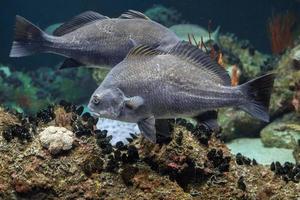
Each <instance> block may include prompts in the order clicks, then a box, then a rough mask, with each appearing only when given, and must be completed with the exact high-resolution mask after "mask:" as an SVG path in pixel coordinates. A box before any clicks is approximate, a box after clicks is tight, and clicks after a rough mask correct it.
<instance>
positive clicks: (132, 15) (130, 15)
mask: <svg viewBox="0 0 300 200" xmlns="http://www.w3.org/2000/svg"><path fill="white" fill-rule="evenodd" d="M119 18H120V19H146V20H150V18H149V17H147V16H146V15H144V14H143V13H141V12H139V11H135V10H128V11H127V12H125V13H123V14H122V15H121V16H120V17H119Z"/></svg>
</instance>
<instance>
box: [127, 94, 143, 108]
mask: <svg viewBox="0 0 300 200" xmlns="http://www.w3.org/2000/svg"><path fill="white" fill-rule="evenodd" d="M143 104H144V99H143V97H140V96H134V97H130V98H126V99H125V105H126V107H128V108H130V109H132V110H136V109H137V108H138V107H140V106H142V105H143Z"/></svg>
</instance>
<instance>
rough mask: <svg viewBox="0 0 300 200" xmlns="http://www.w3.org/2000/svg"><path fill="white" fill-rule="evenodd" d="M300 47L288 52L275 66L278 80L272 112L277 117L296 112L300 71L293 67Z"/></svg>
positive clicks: (275, 86)
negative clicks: (294, 100) (294, 99)
mask: <svg viewBox="0 0 300 200" xmlns="http://www.w3.org/2000/svg"><path fill="white" fill-rule="evenodd" d="M299 49H300V45H296V46H295V47H294V48H293V49H290V50H287V51H286V52H285V54H283V55H282V56H281V57H280V59H279V61H278V62H277V64H276V66H275V70H274V72H275V73H276V80H275V82H274V88H273V93H272V96H271V102H270V111H271V114H272V115H275V116H276V117H278V116H280V115H282V114H284V113H287V112H291V111H293V110H294V106H293V104H292V102H293V98H294V97H295V95H296V93H297V83H298V82H300V70H297V69H296V68H295V67H294V65H293V55H295V53H296V52H297V51H299Z"/></svg>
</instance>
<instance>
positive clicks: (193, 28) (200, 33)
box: [170, 24, 220, 44]
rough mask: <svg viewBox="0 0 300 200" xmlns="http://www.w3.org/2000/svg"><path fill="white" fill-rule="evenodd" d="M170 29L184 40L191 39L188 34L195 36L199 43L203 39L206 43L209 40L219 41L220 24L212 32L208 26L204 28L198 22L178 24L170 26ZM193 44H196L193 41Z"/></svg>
mask: <svg viewBox="0 0 300 200" xmlns="http://www.w3.org/2000/svg"><path fill="white" fill-rule="evenodd" d="M170 29H171V30H172V31H173V32H174V33H175V34H176V35H177V36H178V37H179V38H180V39H181V40H184V41H187V42H188V41H189V37H188V35H189V34H190V35H192V36H194V39H195V40H196V42H197V43H199V42H201V39H202V41H203V42H204V43H207V42H209V41H211V40H212V41H214V42H218V37H219V30H220V26H219V27H217V28H216V30H215V31H213V32H212V33H211V34H210V33H209V32H208V30H207V29H206V28H203V27H201V26H199V25H196V24H176V25H173V26H171V27H170ZM193 44H195V43H194V42H193Z"/></svg>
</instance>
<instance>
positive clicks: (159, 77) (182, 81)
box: [89, 42, 274, 142]
mask: <svg viewBox="0 0 300 200" xmlns="http://www.w3.org/2000/svg"><path fill="white" fill-rule="evenodd" d="M273 82H274V75H273V74H266V75H263V76H261V77H258V78H256V79H254V80H251V81H249V82H247V83H245V84H243V85H240V86H237V87H232V86H231V85H230V84H229V83H230V78H229V76H228V74H227V72H226V71H225V70H224V68H222V67H221V66H219V65H217V64H216V63H215V62H214V61H213V60H211V59H210V57H209V56H208V55H207V54H205V53H204V52H203V51H201V50H200V49H198V48H196V47H194V46H192V45H190V44H188V43H185V42H179V43H178V44H177V45H175V46H174V47H173V48H172V49H170V50H169V51H168V52H164V51H160V50H159V49H154V48H152V47H149V46H144V45H141V46H138V47H136V48H134V49H132V50H131V51H130V52H129V54H128V55H127V56H126V58H125V60H124V61H122V62H121V63H119V64H118V65H116V66H115V67H114V68H113V69H112V70H111V71H110V72H109V73H108V75H107V76H106V78H105V79H104V81H103V82H102V83H101V85H100V86H99V87H98V88H97V90H96V91H95V92H94V94H93V95H92V97H91V100H90V102H89V108H90V110H91V112H92V113H94V115H95V116H103V117H106V118H111V119H117V120H121V121H127V122H137V123H138V125H139V128H140V130H141V131H142V134H143V135H144V136H145V137H146V138H148V139H149V140H151V141H152V142H155V140H156V135H155V132H156V130H155V119H164V118H176V117H182V116H184V117H196V116H197V115H199V114H201V113H204V112H206V111H211V110H214V109H217V108H221V107H239V108H241V109H243V110H245V111H246V112H248V113H249V114H251V115H252V116H254V117H256V118H258V119H261V120H263V121H268V119H269V116H268V113H267V111H268V105H269V100H270V94H271V89H272V86H273Z"/></svg>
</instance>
